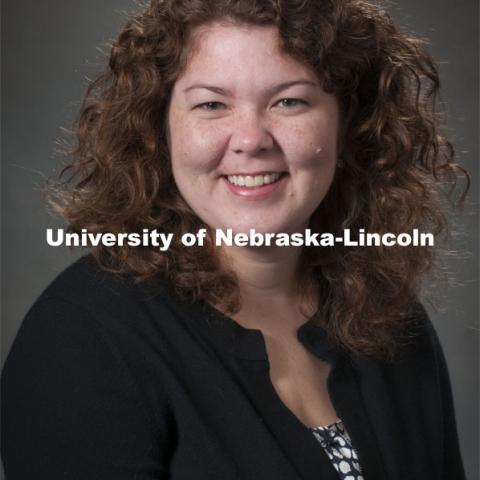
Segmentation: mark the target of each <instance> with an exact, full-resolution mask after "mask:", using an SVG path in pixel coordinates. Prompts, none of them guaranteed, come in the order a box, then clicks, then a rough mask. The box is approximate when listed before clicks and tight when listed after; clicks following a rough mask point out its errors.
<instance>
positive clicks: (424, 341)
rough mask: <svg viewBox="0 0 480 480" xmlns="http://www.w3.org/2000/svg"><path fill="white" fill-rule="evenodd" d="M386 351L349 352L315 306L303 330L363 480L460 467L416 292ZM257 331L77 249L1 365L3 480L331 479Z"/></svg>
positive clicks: (438, 475)
mask: <svg viewBox="0 0 480 480" xmlns="http://www.w3.org/2000/svg"><path fill="white" fill-rule="evenodd" d="M415 316H416V318H417V320H418V321H417V322H416V323H417V328H416V336H415V337H414V338H413V339H412V342H411V343H410V345H409V346H408V347H407V348H406V349H405V350H404V353H403V355H402V356H401V357H400V358H399V359H398V360H397V361H396V362H395V363H393V364H392V363H388V362H380V361H376V360H373V359H371V358H367V357H365V356H361V357H360V356H353V355H345V354H343V353H342V352H340V351H338V350H337V349H336V348H332V346H331V345H329V343H328V341H327V339H326V336H325V332H324V331H323V330H322V329H321V328H320V327H318V326H317V325H315V324H314V323H313V322H312V321H311V320H310V321H308V322H307V323H305V324H304V325H303V326H302V327H301V328H300V329H299V330H298V338H299V340H300V341H301V342H302V343H303V344H304V345H305V348H308V349H309V350H310V351H311V352H313V353H314V354H316V355H317V356H318V357H319V358H322V359H324V360H326V361H329V362H332V363H333V369H332V371H331V374H330V376H329V379H328V388H329V392H330V395H331V398H332V402H333V405H334V407H335V409H336V411H337V414H338V416H339V418H341V419H342V420H343V422H344V424H345V426H346V429H347V431H348V432H349V434H350V436H351V438H352V441H353V443H354V446H355V447H356V448H357V451H358V454H359V459H360V463H361V465H362V468H363V472H364V477H365V480H387V479H388V480H400V479H404V480H407V479H409V480H410V479H411V480H440V479H443V480H446V479H448V480H462V479H464V478H465V474H464V471H463V466H462V460H461V456H460V452H459V445H458V438H457V432H456V425H455V417H454V411H453V403H452V395H451V390H450V384H449V378H448V373H447V369H446V365H445V360H444V357H443V353H442V350H441V347H440V345H439V342H438V338H437V336H436V334H435V332H434V330H433V328H432V325H431V323H430V321H429V320H428V317H427V315H426V313H425V311H424V309H423V307H421V306H420V305H417V306H416V307H415ZM268 368H269V364H268V357H267V354H266V349H265V344H264V340H263V336H262V334H261V332H260V331H259V330H250V329H245V328H243V327H241V326H239V325H238V324H237V323H236V322H234V321H233V320H231V319H228V318H226V317H223V316H222V315H221V314H219V313H218V312H216V310H214V309H213V308H212V307H209V306H208V305H206V304H203V303H198V304H195V305H187V304H182V303H180V302H178V301H175V300H174V298H173V297H172V295H170V294H169V293H168V291H167V290H166V289H164V288H161V287H159V288H157V289H155V290H153V289H151V288H150V289H147V288H145V285H143V286H139V285H133V284H132V283H131V282H129V280H128V278H126V277H118V276H114V275H112V274H108V273H104V272H101V271H99V270H98V269H97V268H96V267H95V265H94V262H93V260H92V259H91V257H89V256H87V257H85V258H83V259H81V260H80V261H78V262H77V263H76V264H74V265H73V266H72V267H70V268H69V269H67V270H66V271H65V272H64V273H63V274H61V275H60V276H59V277H58V278H57V280H55V281H54V282H53V284H52V285H50V287H49V288H48V289H47V290H46V291H45V292H44V293H43V295H42V296H41V297H40V299H39V300H38V301H37V302H36V303H35V305H34V306H33V307H32V309H31V310H30V312H29V313H28V315H27V317H26V318H25V320H24V322H23V324H22V326H21V328H20V331H19V334H18V336H17V338H16V340H15V342H14V344H13V347H12V349H11V351H10V354H9V356H8V358H7V361H6V364H5V367H4V371H3V374H2V395H3V401H2V423H3V425H2V437H3V438H2V456H3V461H4V466H5V473H6V478H7V480H32V479H36V480H57V479H69V480H75V479H78V480H87V479H88V480H94V479H98V480H127V479H131V480H134V479H135V480H147V479H148V480H153V479H167V478H169V479H172V480H180V479H181V480H215V479H219V480H230V479H231V480H233V479H238V480H239V479H242V480H260V479H262V480H264V479H266V480H269V479H272V480H299V479H306V480H336V479H338V477H337V476H336V472H335V470H334V468H333V466H332V464H331V462H330V460H329V459H328V457H327V456H326V454H325V452H324V451H323V449H322V447H321V446H320V444H319V443H318V441H317V440H316V439H315V438H314V436H313V434H312V433H311V432H310V431H309V430H308V429H307V428H306V427H305V426H304V425H303V424H302V423H301V422H300V421H299V420H298V419H297V418H296V417H295V415H294V414H293V413H292V412H291V411H290V410H288V409H287V407H286V406H285V405H284V404H283V403H282V402H281V400H280V399H279V397H278V396H277V395H276V392H275V390H274V388H273V386H272V384H271V382H270V379H269V373H268Z"/></svg>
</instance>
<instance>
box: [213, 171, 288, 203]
mask: <svg viewBox="0 0 480 480" xmlns="http://www.w3.org/2000/svg"><path fill="white" fill-rule="evenodd" d="M269 173H274V172H258V173H246V174H245V173H238V172H237V173H234V174H232V175H241V176H252V177H254V176H255V175H268V174H269ZM287 177H288V174H287V173H286V172H282V174H281V175H280V177H279V178H278V180H277V181H276V182H273V183H269V184H267V185H261V186H259V187H241V186H239V185H234V184H233V183H230V182H229V181H228V179H227V177H226V176H224V177H222V180H223V181H224V182H225V183H226V185H227V187H228V189H229V190H230V192H232V193H233V194H234V195H237V196H239V197H243V198H246V199H249V200H257V199H260V198H265V197H267V196H268V195H270V194H271V193H272V192H274V191H275V190H277V189H278V188H280V187H281V186H282V185H283V184H284V183H285V181H286V179H287Z"/></svg>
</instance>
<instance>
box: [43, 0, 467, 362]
mask: <svg viewBox="0 0 480 480" xmlns="http://www.w3.org/2000/svg"><path fill="white" fill-rule="evenodd" d="M220 19H228V20H230V21H233V22H240V23H248V24H255V25H275V26H277V27H278V30H279V33H280V37H281V39H282V42H283V47H284V49H285V51H286V52H288V53H289V54H290V55H291V56H292V57H294V58H296V59H298V60H300V61H302V62H304V63H305V64H307V65H309V66H311V67H312V68H313V69H314V70H315V71H316V72H317V74H318V76H319V78H320V79H321V81H322V85H323V87H324V89H325V90H326V91H327V92H329V93H333V94H334V95H335V96H336V97H337V99H338V101H339V104H340V107H341V112H342V118H343V122H342V123H343V145H344V150H343V154H342V160H343V164H344V166H343V168H341V169H339V170H338V171H337V173H336V176H335V178H334V181H333V184H332V186H331V188H330V190H329V192H328V194H327V196H326V198H325V199H324V200H323V202H322V203H321V204H320V205H319V207H318V209H317V211H316V212H315V213H314V215H313V217H312V219H311V224H310V228H312V229H313V230H314V231H322V232H325V231H328V232H332V233H334V234H340V233H341V232H342V231H343V230H344V229H346V228H349V229H351V230H352V231H353V232H355V231H358V229H360V228H364V229H365V230H366V231H369V232H377V233H385V232H393V233H397V234H398V233H401V232H409V231H411V230H412V229H414V228H418V229H421V230H423V231H430V232H432V233H434V234H435V235H439V234H440V233H441V232H442V231H443V230H444V229H445V226H446V222H445V219H444V216H443V214H442V213H441V210H442V209H441V208H440V203H439V199H438V196H437V192H438V190H439V189H438V186H439V185H444V184H449V185H451V186H455V184H456V183H457V179H458V172H459V171H460V170H461V171H463V172H464V173H465V175H466V178H467V181H468V174H467V173H466V172H465V171H464V170H463V169H462V168H461V167H460V166H458V165H457V164H455V163H453V157H454V150H453V148H452V146H451V144H450V143H449V142H448V141H447V140H446V139H444V138H443V137H441V136H440V135H439V134H438V124H439V117H438V114H437V113H436V111H435V106H436V103H437V102H436V97H437V93H438V90H439V78H438V72H437V69H436V67H435V64H434V62H433V60H432V58H431V57H430V55H429V54H428V53H427V51H426V50H425V48H424V47H423V42H421V41H420V40H418V39H415V38H410V37H407V36H405V35H403V34H401V33H399V31H398V30H397V29H396V28H395V26H394V25H393V23H392V21H391V19H390V17H389V16H388V15H387V14H386V13H385V12H384V11H383V10H382V9H381V8H379V7H378V6H375V5H374V4H372V3H369V2H367V1H363V0H321V1H318V0H222V1H218V0H151V2H150V3H149V5H148V6H147V7H146V8H144V10H143V11H141V12H140V13H139V14H137V15H135V16H134V17H132V18H131V19H130V20H129V21H128V23H126V25H125V26H124V27H123V29H122V31H121V32H120V35H119V36H118V38H117V40H116V41H115V42H114V44H113V46H112V49H111V54H110V59H109V63H108V67H107V68H106V70H105V71H104V73H102V74H101V75H100V76H99V77H98V78H97V79H96V80H94V81H93V82H92V83H91V84H90V86H89V88H88V91H87V95H86V99H85V101H84V105H83V107H82V110H81V113H80V116H79V119H78V124H77V127H76V135H77V145H76V147H75V151H74V157H73V158H74V159H73V162H72V163H71V164H70V165H69V166H68V167H67V168H66V169H65V170H64V171H63V175H67V179H66V180H65V181H64V182H63V183H61V184H60V189H57V195H56V196H55V198H54V199H53V200H52V202H53V203H54V205H55V208H56V209H57V210H58V211H60V212H61V213H62V214H63V215H64V216H65V218H66V219H67V221H68V223H69V229H70V231H74V232H78V231H80V230H81V229H82V228H86V229H88V230H89V231H91V232H113V233H121V232H141V231H142V230H143V229H144V228H148V229H157V230H158V231H162V232H169V233H174V238H175V239H177V242H174V244H173V245H172V246H171V248H170V249H169V250H168V251H166V252H160V251H159V250H158V249H157V248H154V247H152V248H148V247H136V248H132V247H129V246H121V247H120V246H118V247H115V248H112V247H108V248H106V247H103V246H98V247H95V248H93V252H92V253H93V254H94V256H95V257H96V259H97V260H98V262H99V263H100V265H101V266H102V267H103V268H105V269H108V270H111V271H114V272H130V274H133V276H134V277H135V278H136V279H137V280H138V281H145V280H150V281H156V280H158V279H162V281H164V282H166V283H167V284H168V285H170V286H171V287H172V288H173V289H174V291H175V294H176V295H178V296H179V298H181V299H183V300H188V301H196V300H204V301H206V302H209V303H211V304H213V305H216V306H217V307H218V308H219V309H221V310H223V311H224V312H226V313H230V314H232V313H235V312H236V311H238V309H239V307H240V303H241V298H240V294H239V291H238V287H237V283H236V280H235V275H234V273H232V272H228V271H225V270H224V269H221V268H220V265H219V259H218V255H216V252H215V247H214V246H213V244H212V242H210V243H208V245H207V246H204V247H197V248H195V247H190V248H185V247H183V246H182V245H181V243H180V242H179V241H178V239H179V238H180V237H181V235H182V234H183V233H185V232H187V231H195V230H197V229H198V228H202V227H205V225H203V224H202V222H201V221H200V219H198V217H196V215H195V214H194V213H193V212H192V210H191V209H190V208H189V206H188V205H187V204H186V203H185V202H184V200H183V199H182V197H181V195H180V194H179V192H178V190H177V187H176V185H175V182H174V179H173V176H172V171H171V165H170V159H169V150H168V146H167V139H166V119H167V109H168V104H169V99H170V95H171V91H172V87H173V85H174V83H175V81H176V79H177V78H178V76H179V74H180V72H181V71H182V69H183V68H184V67H185V62H186V46H187V42H188V38H189V35H190V33H191V32H192V30H193V29H194V28H195V27H197V26H199V25H205V24H208V23H210V22H212V21H215V20H220ZM466 190H468V183H467V186H466V189H465V191H464V192H463V196H462V199H463V197H464V196H465V193H466ZM433 259H434V257H433V252H432V250H431V249H430V248H426V247H399V246H396V247H388V248H387V247H371V248H365V247H363V248H362V247H358V248H354V247H348V248H342V247H338V246H336V247H332V248H306V249H304V250H303V252H302V261H303V262H304V269H303V271H304V272H305V278H304V282H303V285H302V288H304V290H305V291H306V290H307V289H308V288H309V287H312V285H313V288H315V289H317V290H318V296H319V305H321V308H320V311H319V312H318V313H317V316H318V321H319V322H321V323H322V325H323V326H324V327H325V328H326V329H327V331H328V333H329V335H330V338H331V340H332V341H333V342H335V343H336V344H337V345H339V346H341V347H343V348H345V349H347V350H350V351H353V352H357V353H364V354H380V355H386V356H388V357H392V356H393V355H394V354H395V353H396V351H397V350H398V347H399V345H400V344H401V342H400V340H401V339H402V338H403V337H402V335H403V333H405V332H406V325H407V324H408V322H407V319H408V318H410V317H409V315H408V313H409V312H411V309H412V304H413V303H414V302H415V299H416V296H417V294H418V287H419V285H420V279H421V277H422V275H423V274H424V273H425V272H427V271H428V270H429V269H430V268H431V267H432V264H433ZM312 278H313V279H315V282H314V284H312V283H311V279H312ZM309 282H310V283H309Z"/></svg>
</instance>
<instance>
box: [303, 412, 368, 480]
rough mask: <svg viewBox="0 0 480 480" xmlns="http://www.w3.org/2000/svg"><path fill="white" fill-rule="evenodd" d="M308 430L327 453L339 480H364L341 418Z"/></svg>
mask: <svg viewBox="0 0 480 480" xmlns="http://www.w3.org/2000/svg"><path fill="white" fill-rule="evenodd" d="M310 431H311V432H312V433H313V435H314V436H315V438H316V439H317V440H318V441H319V442H320V444H321V445H322V447H323V449H324V450H325V452H326V453H327V455H328V457H329V458H330V460H331V462H332V463H333V466H334V467H335V470H336V471H337V473H338V478H339V479H340V480H364V478H363V475H362V469H361V467H360V464H359V463H358V456H357V452H356V451H355V449H354V448H353V446H352V440H351V439H350V436H349V435H348V433H347V431H346V430H345V427H344V425H343V422H342V421H341V420H337V421H336V422H335V423H332V424H331V425H325V426H322V427H313V428H310Z"/></svg>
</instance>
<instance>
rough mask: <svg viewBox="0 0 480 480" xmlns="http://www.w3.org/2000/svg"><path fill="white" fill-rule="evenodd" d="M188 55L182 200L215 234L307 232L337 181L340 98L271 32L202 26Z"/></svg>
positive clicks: (174, 109) (176, 155)
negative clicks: (319, 207)
mask: <svg viewBox="0 0 480 480" xmlns="http://www.w3.org/2000/svg"><path fill="white" fill-rule="evenodd" d="M188 54H189V56H188V62H187V66H186V68H185V70H184V71H183V73H182V74H181V76H180V77H179V78H178V80H177V82H176V83H175V86H174V89H173V92H172V98H171V102H170V108H169V116H168V122H169V131H170V134H169V142H170V153H171V159H172V169H173V175H174V178H175V181H176V184H177V186H178V189H179V190H180V193H181V194H182V196H183V198H184V199H185V201H186V202H187V203H188V204H189V205H190V207H191V208H192V210H193V211H194V212H195V213H196V214H197V215H198V216H199V217H200V218H201V219H202V220H203V221H204V222H205V223H206V224H207V225H208V226H210V227H211V228H221V229H224V230H225V229H227V228H232V229H233V231H234V232H235V233H239V232H245V233H248V232H249V229H251V228H253V229H255V230H256V231H258V232H262V233H268V232H272V233H278V232H286V233H292V232H294V231H299V230H303V229H304V228H306V226H307V224H308V221H309V218H310V216H311V215H312V213H313V212H314V211H315V209H316V208H317V207H318V205H319V204H320V202H321V201H322V200H323V198H324V197H325V195H326V193H327V191H328V189H329V187H330V185H331V183H332V179H333V176H334V172H335V166H336V159H337V149H338V136H339V135H338V133H339V108H338V104H337V100H336V98H335V97H334V96H333V95H331V94H328V93H326V92H325V91H324V90H323V89H322V87H321V85H320V83H319V81H318V78H317V76H316V75H315V73H314V72H313V71H312V70H311V69H310V68H309V67H307V66H305V65H303V64H302V63H300V62H299V61H297V60H295V59H294V58H292V57H291V56H289V55H287V54H286V53H284V52H283V51H282V49H281V47H280V37H279V34H278V31H277V28H276V27H273V26H268V27H266V26H250V25H243V24H241V25H237V24H233V23H212V24H210V25H206V26H202V27H198V28H197V29H196V30H195V31H194V32H193V35H192V40H191V45H190V48H189V51H188Z"/></svg>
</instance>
